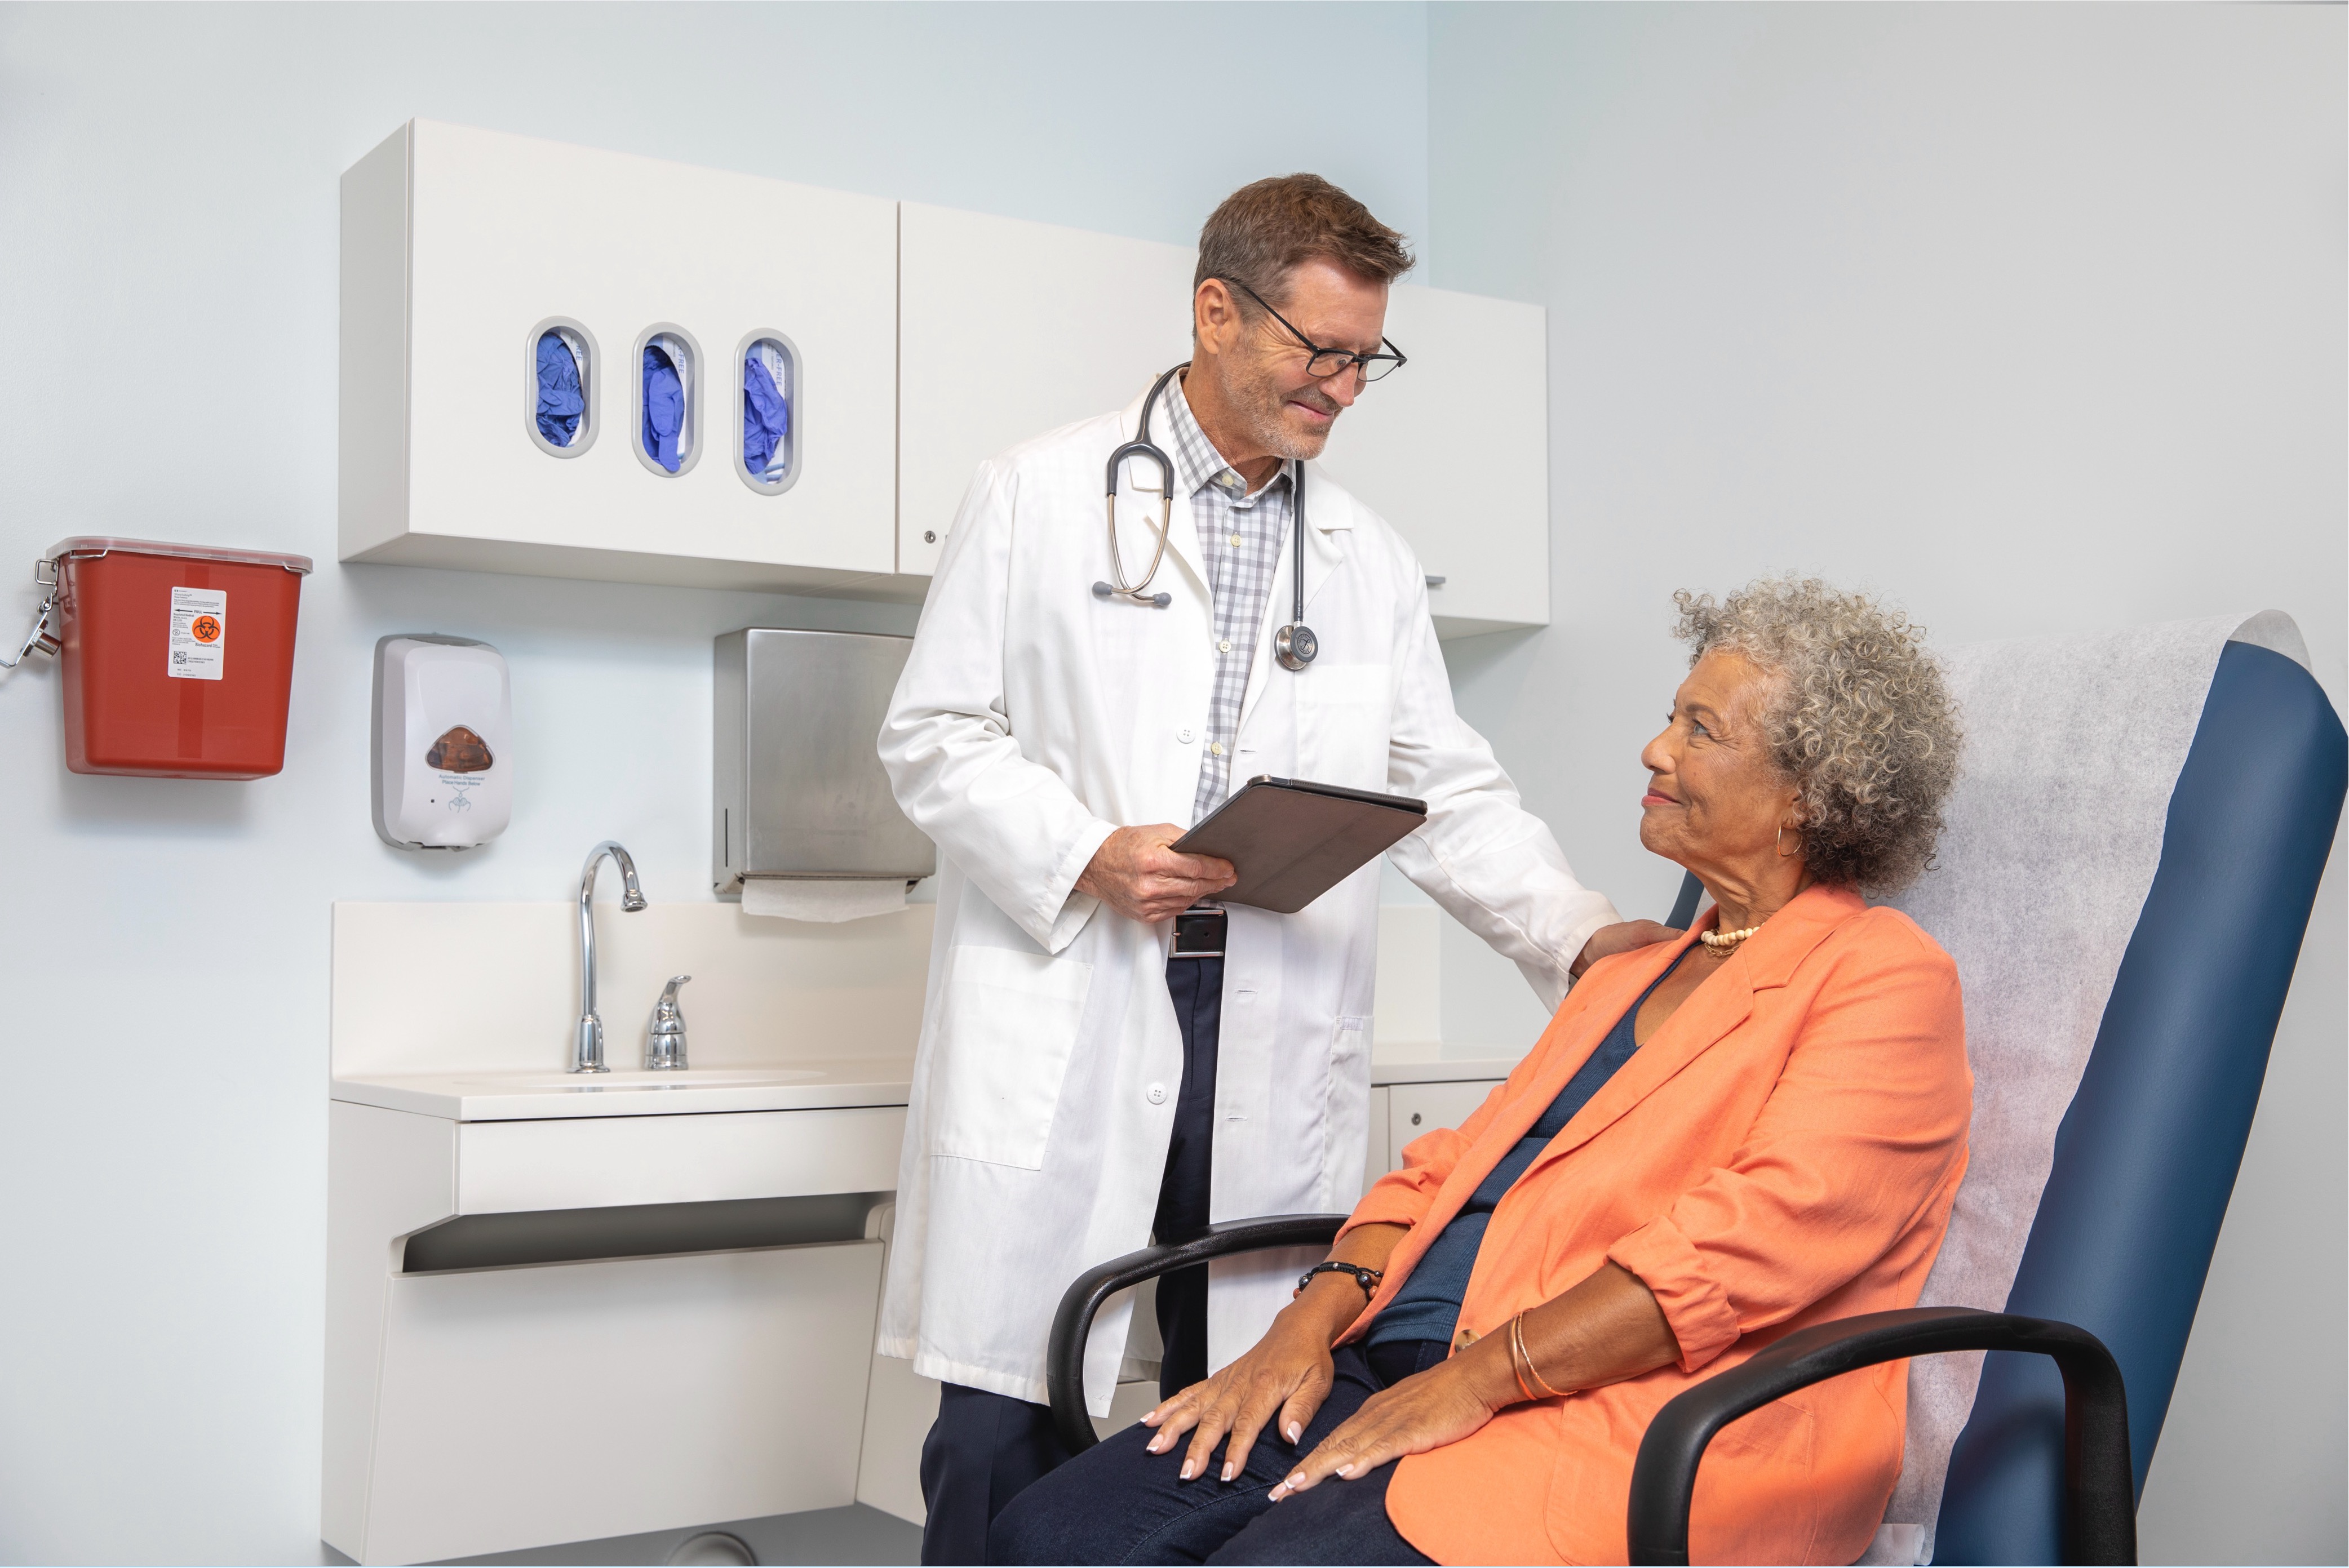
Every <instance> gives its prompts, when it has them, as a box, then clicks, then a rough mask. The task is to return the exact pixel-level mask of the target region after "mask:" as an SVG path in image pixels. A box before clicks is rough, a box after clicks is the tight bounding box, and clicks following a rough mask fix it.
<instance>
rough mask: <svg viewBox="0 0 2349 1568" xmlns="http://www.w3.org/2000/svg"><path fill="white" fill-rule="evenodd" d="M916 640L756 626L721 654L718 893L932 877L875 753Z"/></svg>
mask: <svg viewBox="0 0 2349 1568" xmlns="http://www.w3.org/2000/svg"><path fill="white" fill-rule="evenodd" d="M913 645H914V640H913V639H912V638H911V637H893V636H884V635H880V634H874V633H867V632H788V631H779V630H775V629H772V628H769V627H763V626H753V627H751V628H750V629H749V630H747V631H740V632H729V633H727V634H725V635H724V636H722V637H719V639H718V642H717V651H716V653H717V671H716V674H717V679H716V683H715V685H716V691H717V699H718V703H717V707H718V711H717V757H716V766H715V768H714V769H712V772H713V776H714V779H715V782H716V787H717V799H716V801H715V802H714V803H713V807H712V810H711V811H710V814H709V817H710V820H709V830H710V858H711V863H712V865H713V867H714V875H713V881H714V882H715V884H716V887H717V890H718V891H719V892H720V893H729V894H740V892H741V891H742V879H743V878H745V877H792V878H813V879H825V880H854V881H860V882H874V881H885V880H887V879H890V878H895V877H903V878H905V880H906V881H907V882H913V881H916V880H917V879H919V878H922V877H926V876H929V875H930V874H932V873H933V872H936V870H937V866H938V856H937V850H936V847H935V846H933V845H932V844H931V842H930V841H929V840H928V839H927V838H926V836H924V834H923V833H922V831H921V830H919V829H917V828H916V827H915V826H914V825H913V824H912V823H911V822H909V821H907V820H905V813H904V812H902V811H900V810H897V801H896V798H895V796H894V795H893V794H891V792H890V789H889V776H888V774H887V773H886V772H885V771H883V769H882V767H881V758H880V754H879V751H878V750H877V746H878V742H879V738H880V734H881V720H882V718H883V717H884V716H885V715H886V713H887V712H888V707H889V696H890V694H891V693H892V692H894V691H895V689H896V687H897V676H898V675H899V674H900V672H902V671H903V670H904V669H905V655H906V654H907V653H908V652H909V651H910V650H911V649H912V647H913Z"/></svg>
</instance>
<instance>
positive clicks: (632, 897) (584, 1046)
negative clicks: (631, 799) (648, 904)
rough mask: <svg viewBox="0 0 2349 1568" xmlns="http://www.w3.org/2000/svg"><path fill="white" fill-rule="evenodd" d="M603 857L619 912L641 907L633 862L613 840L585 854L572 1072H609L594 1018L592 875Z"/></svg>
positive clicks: (641, 891)
mask: <svg viewBox="0 0 2349 1568" xmlns="http://www.w3.org/2000/svg"><path fill="white" fill-rule="evenodd" d="M605 855H609V856H611V857H612V863H613V864H614V865H616V866H618V867H619V868H620V888H621V897H620V908H621V910H622V911H623V912H624V913H628V914H634V913H636V911H638V910H640V909H642V908H644V907H645V890H644V889H643V888H642V887H641V886H639V885H638V884H637V882H636V861H633V860H631V859H630V858H629V856H628V851H626V850H624V849H622V848H621V847H620V845H619V842H618V841H616V840H613V839H606V840H605V841H603V842H602V843H600V844H598V845H596V846H595V848H594V849H592V850H590V851H587V863H586V864H585V866H582V867H581V868H580V870H579V1027H578V1032H577V1036H576V1037H575V1039H574V1041H573V1045H572V1053H571V1070H572V1071H573V1072H574V1073H600V1072H608V1071H610V1070H611V1069H610V1068H606V1067H605V1065H604V1020H603V1019H601V1018H599V1017H597V1016H595V872H596V869H597V868H598V867H599V866H600V865H601V864H602V863H603V860H604V857H605Z"/></svg>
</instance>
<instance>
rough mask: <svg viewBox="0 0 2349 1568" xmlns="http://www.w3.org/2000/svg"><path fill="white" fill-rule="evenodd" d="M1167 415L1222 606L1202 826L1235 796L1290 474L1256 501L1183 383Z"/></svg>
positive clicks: (1284, 532)
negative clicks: (1236, 766)
mask: <svg viewBox="0 0 2349 1568" xmlns="http://www.w3.org/2000/svg"><path fill="white" fill-rule="evenodd" d="M1165 407H1166V413H1167V423H1168V424H1169V426H1171V427H1172V428H1173V429H1174V448H1173V449H1172V450H1171V451H1170V452H1169V453H1168V456H1170V457H1172V458H1173V459H1174V482H1175V483H1176V484H1177V485H1178V486H1180V487H1181V488H1182V490H1184V492H1185V493H1186V494H1188V495H1189V496H1190V498H1191V519H1192V521H1193V522H1194V523H1195V525H1196V526H1197V528H1198V531H1199V550H1200V552H1201V553H1202V554H1203V555H1204V556H1205V557H1206V568H1207V588H1208V592H1209V593H1210V594H1211V595H1212V596H1213V599H1214V602H1215V620H1216V649H1215V652H1216V684H1215V687H1214V690H1213V693H1212V695H1211V696H1210V698H1209V701H1208V704H1207V734H1206V748H1205V750H1203V751H1202V752H1201V753H1200V757H1199V788H1198V789H1197V791H1196V792H1195V794H1194V795H1193V796H1192V798H1191V820H1193V821H1194V822H1196V821H1197V820H1200V819H1201V818H1203V817H1205V816H1206V814H1207V813H1208V812H1210V811H1212V810H1215V809H1216V807H1217V806H1220V805H1222V804H1223V801H1224V797H1225V796H1226V795H1227V794H1229V793H1230V792H1231V783H1232V748H1233V746H1234V745H1235V744H1236V743H1237V740H1238V738H1239V730H1240V704H1241V703H1242V701H1244V700H1245V699H1246V698H1247V681H1248V665H1250V664H1251V663H1253V662H1254V661H1255V658H1256V639H1257V631H1258V630H1259V629H1260V628H1261V627H1262V626H1263V624H1264V606H1265V601H1266V600H1267V599H1268V598H1270V597H1271V595H1272V574H1273V572H1274V570H1275V569H1276V568H1277V567H1278V565H1279V564H1280V547H1281V546H1282V545H1283V544H1284V543H1286V542H1288V520H1289V511H1290V506H1289V482H1288V465H1287V464H1285V463H1284V464H1282V465H1281V467H1280V469H1279V471H1278V472H1277V473H1276V474H1274V476H1273V477H1272V479H1271V480H1270V481H1269V482H1268V483H1267V484H1266V485H1265V487H1264V488H1263V489H1262V490H1258V491H1257V492H1256V493H1255V494H1254V495H1250V494H1248V491H1247V480H1243V479H1241V478H1240V476H1239V475H1238V474H1237V472H1236V471H1234V469H1232V466H1231V465H1230V464H1229V463H1226V462H1225V461H1224V458H1223V454H1222V453H1220V452H1218V451H1216V447H1215V443H1214V442H1212V441H1210V440H1208V439H1207V433H1206V431H1205V430H1202V429H1201V428H1199V421H1198V420H1197V418H1195V417H1194V416H1193V415H1192V413H1191V405H1190V403H1189V402H1188V401H1187V400H1185V397H1184V396H1183V383H1182V381H1181V380H1180V378H1177V379H1176V380H1175V381H1174V383H1173V384H1172V385H1170V386H1169V387H1167V388H1166V399H1165Z"/></svg>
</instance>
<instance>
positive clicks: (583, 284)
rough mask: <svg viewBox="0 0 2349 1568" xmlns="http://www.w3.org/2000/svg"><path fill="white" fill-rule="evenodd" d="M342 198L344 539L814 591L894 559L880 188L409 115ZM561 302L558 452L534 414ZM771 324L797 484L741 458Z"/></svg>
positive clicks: (587, 571) (352, 545) (565, 572)
mask: <svg viewBox="0 0 2349 1568" xmlns="http://www.w3.org/2000/svg"><path fill="white" fill-rule="evenodd" d="M343 207H344V211H343V237H344V244H343V257H342V281H343V301H342V311H343V335H342V366H341V377H342V388H343V406H344V407H343V417H342V419H341V449H342V453H343V463H344V468H345V470H346V476H347V479H346V482H345V484H344V485H343V488H342V495H341V541H340V550H341V555H342V558H343V559H344V560H346V561H349V560H369V561H388V562H399V563H404V564H410V565H432V566H457V567H470V568H473V569H476V570H486V571H498V572H523V573H535V574H539V575H545V576H562V577H597V578H606V579H611V580H616V581H622V582H649V583H688V584H696V585H702V586H723V587H740V588H751V587H766V588H816V589H829V590H832V591H840V590H843V589H853V588H854V587H856V586H857V585H858V584H860V583H869V582H871V581H872V580H874V579H885V577H886V575H887V574H888V573H890V572H891V571H892V570H893V569H894V567H895V559H896V548H895V489H896V486H895V479H896V472H895V441H896V428H895V425H896V407H895V399H896V305H897V301H896V287H895V273H896V265H895V261H896V242H897V212H896V203H895V202H894V201H890V200H888V199H887V198H885V197H875V196H861V195H854V194H851V193H849V192H845V191H823V190H818V189H815V188H813V187H811V186H805V185H795V184H788V183H785V182H784V181H776V180H764V179H760V178H758V177H755V176H752V175H747V174H734V173H728V172H724V171H722V170H712V169H697V168H693V167H690V166H688V165H685V164H678V163H666V162H661V161H658V160H653V159H648V158H636V157H630V156H627V155H625V154H621V153H615V152H605V151H600V150H595V149H591V148H582V147H570V146H565V145H564V144H562V143H559V142H553V141H542V140H539V139H534V138H530V137H522V136H509V135H504V134H502V133H497V132H492V131H483V130H473V129H467V128H465V127H461V126H452V125H441V124H437V123H434V122H431V121H428V120H418V121H415V122H413V123H412V124H411V125H409V126H408V127H406V128H404V129H402V130H401V131H400V132H399V133H398V134H397V135H395V136H394V137H393V138H392V139H390V140H388V141H387V142H386V143H384V145H383V146H382V147H379V148H378V149H377V150H376V151H375V152H373V153H370V154H369V155H368V157H367V159H365V160H361V162H360V164H359V165H358V166H357V167H356V168H354V169H353V170H351V171H350V172H349V173H348V174H347V175H346V177H345V179H344V183H343ZM556 322H562V323H567V324H569V326H570V328H571V329H572V330H573V331H574V335H575V338H576V342H577V345H578V347H577V350H576V352H574V356H573V358H574V364H575V367H576V369H577V370H578V371H579V372H580V373H581V375H582V377H583V378H584V384H583V391H582V396H583V397H584V399H585V403H586V405H587V407H586V409H585V421H586V423H585V426H584V427H583V430H582V435H581V438H578V440H577V444H576V448H575V449H565V450H556V449H554V448H553V447H552V446H551V445H549V444H548V443H546V442H545V441H544V440H543V438H538V437H536V436H535V435H534V428H535V427H534V420H533V404H534V399H535V397H536V396H537V371H536V369H535V359H534V349H535V338H536V336H537V335H543V333H544V332H545V331H548V330H552V327H551V325H550V324H553V323H556ZM656 332H658V333H659V334H660V335H662V342H663V344H664V345H665V346H673V347H676V348H677V352H678V354H680V355H682V356H683V360H682V362H679V363H677V364H676V365H675V368H676V369H677V370H678V373H679V377H680V380H679V387H680V391H681V395H682V397H683V400H684V405H685V408H686V414H685V426H686V430H687V432H688V451H687V453H686V454H685V455H686V456H687V459H688V460H686V461H685V462H684V463H683V464H682V466H681V467H680V468H679V469H678V470H677V471H674V472H664V471H662V469H661V467H660V466H657V465H656V464H655V463H654V461H653V460H652V459H651V458H649V457H646V458H642V459H640V458H639V456H638V451H637V449H638V447H639V446H640V444H641V441H640V434H641V430H642V428H643V424H644V420H643V416H642V413H641V410H640V408H639V401H640V396H641V393H642V388H643V387H644V384H645V383H644V371H643V363H644V354H645V350H644V348H643V346H642V345H643V343H644V342H645V340H646V339H647V335H648V334H653V333H656ZM768 335H772V336H773V337H775V338H778V339H780V340H787V341H788V342H789V343H790V344H791V345H792V348H793V349H794V351H795V358H796V369H795V370H794V371H792V373H791V375H790V379H792V381H793V383H794V384H793V385H792V387H789V388H788V396H789V397H790V399H791V410H790V413H791V421H792V431H791V448H790V451H791V464H792V469H794V470H795V471H794V476H793V478H792V482H791V483H790V484H789V486H788V487H787V488H779V487H777V486H773V485H770V486H768V487H766V488H764V489H761V487H759V486H757V485H754V484H752V483H750V482H748V481H747V480H745V479H744V477H743V476H742V474H741V473H740V472H739V471H738V470H739V469H740V458H741V453H742V438H741V421H742V412H741V401H742V397H743V392H742V387H743V378H744V376H745V370H744V367H743V365H742V362H741V359H740V357H738V356H740V355H742V354H743V353H745V352H746V350H747V349H748V347H749V346H750V343H751V342H752V341H753V340H754V339H757V338H761V337H762V336H768ZM583 355H584V356H585V360H586V363H585V364H576V363H575V362H576V361H577V360H578V358H579V357H580V356H583ZM673 357H674V356H673ZM403 376H404V377H405V380H404V388H405V397H401V396H400V388H401V387H402V386H403V379H402V378H403ZM589 437H592V438H589Z"/></svg>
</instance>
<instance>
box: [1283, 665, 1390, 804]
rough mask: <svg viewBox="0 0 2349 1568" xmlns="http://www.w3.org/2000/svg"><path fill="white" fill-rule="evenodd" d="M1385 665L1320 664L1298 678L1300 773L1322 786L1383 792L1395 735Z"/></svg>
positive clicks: (1310, 667)
mask: <svg viewBox="0 0 2349 1568" xmlns="http://www.w3.org/2000/svg"><path fill="white" fill-rule="evenodd" d="M1391 691H1392V686H1391V685H1390V682H1389V679H1388V671H1387V666H1386V665H1323V664H1319V663H1316V664H1314V665H1309V666H1308V667H1307V669H1306V670H1305V671H1304V672H1303V674H1302V675H1300V676H1299V678H1298V684H1297V706H1298V717H1299V742H1300V744H1299V756H1298V771H1299V773H1300V774H1301V775H1302V776H1303V777H1305V778H1307V779H1313V780H1314V781H1316V782H1317V783H1322V784H1343V785H1345V786H1347V787H1348V788H1350V789H1385V788H1386V784H1387V744H1388V739H1389V737H1390V735H1391V734H1392V730H1393V727H1394V726H1393V723H1392V699H1391V696H1390V694H1391Z"/></svg>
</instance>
